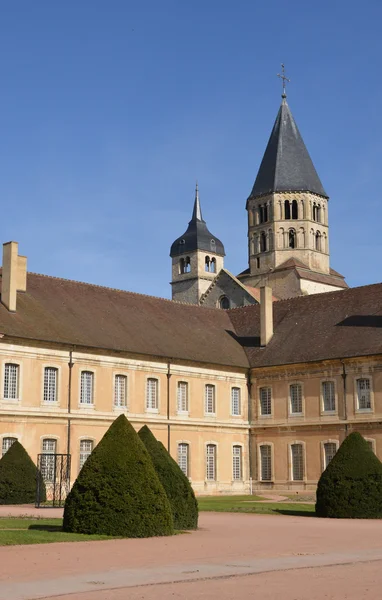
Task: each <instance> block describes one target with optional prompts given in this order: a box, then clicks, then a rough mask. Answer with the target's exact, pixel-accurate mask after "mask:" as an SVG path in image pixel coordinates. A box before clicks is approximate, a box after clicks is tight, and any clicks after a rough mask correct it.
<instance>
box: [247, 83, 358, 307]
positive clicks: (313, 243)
mask: <svg viewBox="0 0 382 600" xmlns="http://www.w3.org/2000/svg"><path fill="white" fill-rule="evenodd" d="M328 200H329V198H328V195H327V194H326V192H325V190H324V188H323V186H322V183H321V181H320V179H319V177H318V175H317V172H316V169H315V168H314V165H313V162H312V160H311V158H310V156H309V153H308V151H307V149H306V146H305V144H304V141H303V139H302V137H301V135H300V132H299V130H298V128H297V125H296V123H295V121H294V119H293V116H292V113H291V111H290V109H289V106H288V104H287V101H286V95H285V93H284V94H283V96H282V103H281V106H280V109H279V112H278V114H277V117H276V121H275V124H274V126H273V129H272V133H271V136H270V138H269V141H268V145H267V147H266V150H265V153H264V156H263V160H262V162H261V165H260V168H259V171H258V174H257V177H256V180H255V183H254V186H253V188H252V191H251V194H250V196H249V198H248V200H247V205H246V208H247V211H248V255H249V269H248V270H247V271H245V272H244V273H242V274H240V275H239V276H238V277H239V279H240V280H241V281H242V282H243V283H246V284H248V285H252V286H254V287H258V286H260V285H262V284H264V283H267V284H269V285H270V286H271V287H272V289H273V292H274V293H275V295H276V296H278V297H280V298H285V297H290V296H296V295H301V294H310V293H317V292H325V291H330V290H334V289H340V288H343V287H347V285H346V283H345V282H344V279H343V277H342V275H340V274H339V273H336V271H333V269H331V268H330V265H329V223H328Z"/></svg>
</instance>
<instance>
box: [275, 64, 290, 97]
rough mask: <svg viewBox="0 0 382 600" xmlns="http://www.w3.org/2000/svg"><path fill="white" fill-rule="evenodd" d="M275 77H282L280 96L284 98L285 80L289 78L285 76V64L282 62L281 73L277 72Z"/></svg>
mask: <svg viewBox="0 0 382 600" xmlns="http://www.w3.org/2000/svg"><path fill="white" fill-rule="evenodd" d="M277 77H280V79H282V82H283V93H282V96H281V97H282V98H286V82H287V81H288V82H290V79H288V77H286V76H285V65H284V63H281V73H277Z"/></svg>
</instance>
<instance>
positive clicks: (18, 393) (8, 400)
mask: <svg viewBox="0 0 382 600" xmlns="http://www.w3.org/2000/svg"><path fill="white" fill-rule="evenodd" d="M7 365H13V366H15V367H17V383H16V385H17V390H16V397H15V398H9V397H6V396H5V369H6V366H7ZM2 372H3V381H2V391H1V395H2V398H3V400H4V402H6V403H8V404H17V403H18V402H20V400H21V385H22V379H21V364H20V363H19V362H17V361H16V360H12V359H11V360H5V361H4V364H3V369H2Z"/></svg>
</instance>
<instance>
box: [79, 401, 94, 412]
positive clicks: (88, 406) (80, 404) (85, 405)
mask: <svg viewBox="0 0 382 600" xmlns="http://www.w3.org/2000/svg"><path fill="white" fill-rule="evenodd" d="M78 408H85V409H86V410H88V409H92V408H95V407H94V403H93V404H85V403H81V402H80V403H79V405H78Z"/></svg>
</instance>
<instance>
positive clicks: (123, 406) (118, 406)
mask: <svg viewBox="0 0 382 600" xmlns="http://www.w3.org/2000/svg"><path fill="white" fill-rule="evenodd" d="M117 377H118V378H119V377H121V378H122V377H123V380H124V382H125V399H124V404H116V395H117ZM128 398H129V378H128V376H127V375H126V373H121V372H120V371H115V372H114V373H113V410H116V411H121V410H122V411H123V410H127V407H128ZM87 439H89V440H90V439H91V438H87Z"/></svg>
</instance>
